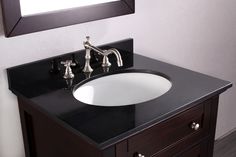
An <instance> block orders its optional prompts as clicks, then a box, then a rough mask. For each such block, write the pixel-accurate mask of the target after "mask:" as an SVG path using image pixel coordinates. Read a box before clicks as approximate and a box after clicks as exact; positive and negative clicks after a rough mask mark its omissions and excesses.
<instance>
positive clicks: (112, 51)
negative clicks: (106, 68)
mask: <svg viewBox="0 0 236 157" xmlns="http://www.w3.org/2000/svg"><path fill="white" fill-rule="evenodd" d="M108 52H110V53H113V54H114V55H115V56H116V62H117V66H118V67H122V66H123V61H122V58H121V55H120V52H119V51H118V50H117V49H115V48H111V49H109V50H108Z"/></svg>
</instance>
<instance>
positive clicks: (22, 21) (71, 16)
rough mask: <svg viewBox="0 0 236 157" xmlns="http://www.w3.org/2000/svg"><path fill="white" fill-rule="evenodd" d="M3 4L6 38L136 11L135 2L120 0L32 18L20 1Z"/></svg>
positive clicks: (37, 15) (3, 1)
mask: <svg viewBox="0 0 236 157" xmlns="http://www.w3.org/2000/svg"><path fill="white" fill-rule="evenodd" d="M1 2H2V13H3V23H4V31H5V36H6V37H13V36H17V35H22V34H28V33H33V32H38V31H43V30H47V29H52V28H58V27H63V26H68V25H74V24H78V23H84V22H89V21H94V20H99V19H104V18H109V17H115V16H120V15H125V14H132V13H134V11H135V7H134V6H135V4H134V3H135V1H134V0H120V1H114V2H108V3H102V4H96V5H90V6H85V7H77V8H72V9H65V10H60V11H54V12H48V13H42V14H35V15H30V16H22V15H21V10H20V0H1Z"/></svg>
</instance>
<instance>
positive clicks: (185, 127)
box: [128, 102, 210, 157]
mask: <svg viewBox="0 0 236 157" xmlns="http://www.w3.org/2000/svg"><path fill="white" fill-rule="evenodd" d="M205 103H207V102H204V103H202V104H199V105H198V106H196V107H193V108H192V109H189V110H187V111H185V112H183V113H181V114H179V115H177V116H175V117H174V118H171V119H170V120H167V121H165V122H162V123H161V124H158V125H155V126H153V127H151V128H149V129H148V130H146V131H143V132H142V133H140V134H138V135H136V136H133V137H131V138H130V139H129V140H128V143H129V146H128V147H129V157H132V156H133V154H134V153H135V152H140V153H141V154H144V155H145V156H151V155H153V154H155V153H156V152H158V151H160V150H162V149H164V148H165V147H167V146H169V145H171V144H173V143H176V142H178V141H180V140H183V139H184V138H185V137H187V136H192V138H195V141H196V140H198V139H201V138H203V137H204V136H205V135H206V134H207V133H208V129H209V122H210V121H209V120H210V119H209V116H208V115H209V114H210V113H209V112H207V111H209V110H207V107H208V106H205ZM193 122H195V123H198V124H200V128H199V130H197V131H196V130H193V129H192V128H191V127H190V126H191V124H192V123H193ZM186 146H188V145H186ZM186 146H185V147H186Z"/></svg>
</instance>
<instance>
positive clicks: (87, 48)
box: [83, 36, 123, 73]
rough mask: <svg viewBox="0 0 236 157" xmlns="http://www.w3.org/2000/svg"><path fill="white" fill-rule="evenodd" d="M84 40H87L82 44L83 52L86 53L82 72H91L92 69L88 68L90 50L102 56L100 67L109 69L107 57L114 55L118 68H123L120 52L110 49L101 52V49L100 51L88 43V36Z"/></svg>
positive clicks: (109, 64)
mask: <svg viewBox="0 0 236 157" xmlns="http://www.w3.org/2000/svg"><path fill="white" fill-rule="evenodd" d="M86 39H87V40H86V41H85V42H84V43H83V44H84V48H85V51H86V54H85V66H84V69H83V72H88V73H90V72H92V71H93V69H92V68H91V66H90V59H91V55H90V52H91V50H94V51H95V52H97V53H98V54H99V55H102V56H103V61H102V67H110V66H111V63H110V61H109V58H108V55H110V54H114V55H115V56H116V59H117V65H118V67H121V66H123V61H122V58H121V55H120V52H119V51H118V50H117V49H115V48H111V49H108V50H102V49H100V48H98V47H96V46H93V45H92V44H91V43H90V41H89V39H90V37H89V36H87V37H86Z"/></svg>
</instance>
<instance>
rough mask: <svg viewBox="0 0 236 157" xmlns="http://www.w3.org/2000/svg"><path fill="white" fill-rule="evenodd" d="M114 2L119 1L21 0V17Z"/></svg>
mask: <svg viewBox="0 0 236 157" xmlns="http://www.w3.org/2000/svg"><path fill="white" fill-rule="evenodd" d="M113 1H119V0H20V7H21V15H22V16H27V15H33V14H40V13H46V12H51V11H58V10H62V9H70V8H76V7H83V6H89V5H94V4H101V3H106V2H113ZM45 4H46V5H45Z"/></svg>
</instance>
